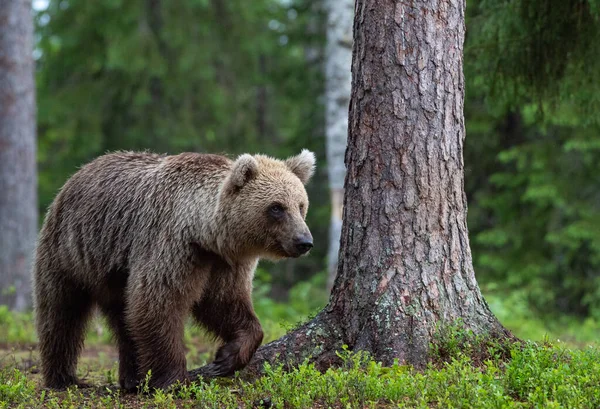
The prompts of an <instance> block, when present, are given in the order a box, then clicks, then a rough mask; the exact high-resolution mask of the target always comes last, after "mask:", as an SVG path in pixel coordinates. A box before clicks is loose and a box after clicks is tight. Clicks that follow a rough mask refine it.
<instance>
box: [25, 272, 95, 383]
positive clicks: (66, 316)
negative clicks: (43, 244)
mask: <svg viewBox="0 0 600 409" xmlns="http://www.w3.org/2000/svg"><path fill="white" fill-rule="evenodd" d="M64 276H65V275H64V274H63V273H62V272H60V273H59V272H56V273H55V274H50V273H48V274H46V278H51V279H52V281H53V282H52V283H51V284H50V283H45V282H39V280H38V282H37V283H36V289H35V291H36V324H37V330H38V337H39V351H40V357H41V361H42V368H41V370H42V375H43V378H44V383H45V385H46V386H47V387H49V388H53V389H64V388H67V387H69V386H71V385H80V386H84V385H83V384H81V383H80V382H79V380H78V379H77V375H76V371H77V358H78V357H79V353H80V352H81V349H82V347H83V342H84V337H85V328H86V324H87V322H88V320H89V317H90V312H91V310H92V306H93V302H92V297H91V296H90V294H88V293H87V292H86V291H83V290H82V289H81V288H77V287H76V286H75V285H73V284H72V283H70V282H68V280H66V279H64V278H63V277H64Z"/></svg>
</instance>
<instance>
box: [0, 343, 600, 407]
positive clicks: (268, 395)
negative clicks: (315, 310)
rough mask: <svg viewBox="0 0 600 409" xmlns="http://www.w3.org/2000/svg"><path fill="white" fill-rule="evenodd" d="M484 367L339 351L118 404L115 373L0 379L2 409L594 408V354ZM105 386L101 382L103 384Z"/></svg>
mask: <svg viewBox="0 0 600 409" xmlns="http://www.w3.org/2000/svg"><path fill="white" fill-rule="evenodd" d="M488 355H489V358H488V359H486V360H485V361H483V362H474V361H473V360H472V359H471V358H470V357H469V356H467V355H464V354H462V353H458V354H457V355H456V356H453V357H451V358H450V359H449V360H448V361H447V362H444V363H433V362H432V363H431V364H430V365H429V366H428V367H427V368H426V369H425V370H423V371H417V370H415V369H413V368H412V367H410V366H407V365H397V364H396V365H393V366H391V367H383V366H381V365H380V364H379V363H377V362H374V361H373V360H371V359H369V357H368V356H367V355H365V354H361V353H358V354H353V353H350V352H348V351H340V356H341V357H342V360H343V362H344V365H343V366H342V367H341V368H338V369H330V370H328V371H326V372H325V373H320V372H319V371H317V370H316V369H315V368H314V367H313V366H312V365H311V364H309V363H304V364H302V365H300V366H299V367H298V368H297V369H295V370H293V371H291V372H286V371H284V370H283V369H282V368H281V367H271V366H266V371H265V375H264V376H263V377H261V378H259V379H257V380H255V381H254V382H253V383H248V382H245V381H242V380H240V379H223V380H218V381H211V382H209V383H200V384H196V383H194V384H192V385H190V386H184V387H181V388H180V389H179V390H177V391H175V392H173V391H172V392H164V391H158V392H156V393H155V394H148V395H122V394H121V393H120V392H119V391H118V389H117V388H116V386H115V385H114V369H109V370H108V372H106V373H105V374H104V379H101V380H100V382H99V385H98V386H97V387H94V388H89V389H81V390H80V389H76V388H73V389H70V390H68V391H66V392H53V391H47V390H44V389H42V388H40V387H39V385H38V381H39V380H38V379H37V377H36V375H35V374H31V373H29V372H27V371H24V370H21V369H19V368H18V366H17V367H15V366H12V367H11V366H10V365H9V366H6V367H4V368H3V369H2V370H0V408H8V407H10V408H57V409H58V408H197V407H200V408H238V407H242V408H254V407H274V408H310V407H318V408H327V407H332V408H392V407H393V408H597V407H600V350H598V349H597V348H594V347H588V348H585V349H583V350H569V349H565V348H564V347H561V346H553V345H549V344H546V345H538V344H535V343H527V344H525V345H514V346H513V347H512V348H510V349H509V350H508V354H506V355H505V354H495V352H494V351H492V352H490V353H489V354H488ZM100 378H102V376H100Z"/></svg>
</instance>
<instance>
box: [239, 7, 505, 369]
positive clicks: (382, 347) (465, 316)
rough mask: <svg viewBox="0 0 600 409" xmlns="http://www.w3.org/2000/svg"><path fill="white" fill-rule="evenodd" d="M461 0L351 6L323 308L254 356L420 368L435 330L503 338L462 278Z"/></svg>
mask: <svg viewBox="0 0 600 409" xmlns="http://www.w3.org/2000/svg"><path fill="white" fill-rule="evenodd" d="M464 13H465V2H464V0H413V1H406V2H400V1H394V0H379V1H376V0H357V2H356V7H355V20H354V49H353V60H352V80H353V82H352V98H351V105H350V122H349V128H350V132H349V135H348V149H347V152H346V158H345V161H346V166H347V175H346V181H345V195H344V216H343V227H342V236H341V237H342V240H341V251H340V258H339V267H338V275H337V278H336V280H335V284H334V288H333V291H332V295H331V298H330V301H329V304H328V305H327V307H326V308H325V309H324V310H323V311H322V312H321V313H320V314H318V315H317V317H315V318H314V319H313V320H311V321H310V322H309V323H308V324H306V325H304V326H302V327H300V328H298V329H297V330H295V331H292V332H291V333H289V334H288V335H286V336H284V337H283V338H281V339H279V340H277V341H275V342H272V343H270V344H268V345H265V346H263V347H261V348H260V349H259V350H258V351H257V353H256V355H255V357H254V359H253V360H252V362H251V364H250V365H249V368H248V372H249V374H253V373H255V372H257V371H260V369H261V368H262V365H263V363H264V362H265V361H270V362H275V361H277V362H283V363H287V364H289V365H295V364H297V363H298V362H299V361H302V360H303V359H304V358H306V357H309V356H311V357H312V360H313V361H314V362H315V364H316V366H317V367H318V368H321V369H324V368H326V367H328V366H330V365H332V364H334V363H336V362H337V357H336V354H335V351H336V350H339V349H340V347H341V346H342V345H343V344H346V345H348V347H349V349H351V350H366V351H369V352H370V353H371V354H372V355H373V357H374V358H375V359H377V360H379V361H381V362H383V363H384V364H391V363H392V362H393V360H394V358H397V359H399V361H400V362H404V363H409V364H413V365H415V366H417V367H420V366H422V365H424V364H425V363H426V361H427V357H428V356H427V355H428V348H429V342H430V341H432V336H433V334H434V332H435V328H436V324H437V323H442V324H444V323H446V324H449V323H453V322H456V321H457V320H459V319H460V320H462V322H463V325H464V327H466V328H467V329H470V330H473V331H474V332H475V333H479V334H480V333H487V334H490V335H492V336H496V337H511V334H510V333H509V332H508V331H507V330H506V329H504V327H503V326H502V325H501V324H500V323H499V322H498V321H497V319H496V318H495V317H494V315H493V314H492V312H491V311H490V309H489V308H488V306H487V304H486V302H485V301H484V299H483V297H482V295H481V292H480V290H479V287H478V285H477V282H476V280H475V274H474V271H473V265H472V260H471V251H470V248H469V238H468V232H467V225H466V211H467V201H466V197H465V194H464V187H463V168H464V165H463V156H462V154H463V141H464V136H465V128H464V117H463V98H464V80H463V72H462V50H463V39H464V31H465V26H464Z"/></svg>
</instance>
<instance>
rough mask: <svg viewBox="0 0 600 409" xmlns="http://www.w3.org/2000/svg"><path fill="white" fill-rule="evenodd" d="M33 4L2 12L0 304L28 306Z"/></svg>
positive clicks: (32, 229) (33, 202)
mask: <svg viewBox="0 0 600 409" xmlns="http://www.w3.org/2000/svg"><path fill="white" fill-rule="evenodd" d="M31 13H32V12H31V1H28V0H11V1H8V2H4V3H3V4H2V7H0V304H7V305H8V306H10V307H11V308H13V309H16V310H23V309H25V308H27V307H28V306H29V305H30V284H29V282H30V278H29V277H30V266H31V258H32V256H33V249H34V246H35V240H36V235H37V214H38V209H37V194H36V190H37V179H36V149H35V133H36V129H35V88H34V63H33V54H32V53H33V19H32V15H31Z"/></svg>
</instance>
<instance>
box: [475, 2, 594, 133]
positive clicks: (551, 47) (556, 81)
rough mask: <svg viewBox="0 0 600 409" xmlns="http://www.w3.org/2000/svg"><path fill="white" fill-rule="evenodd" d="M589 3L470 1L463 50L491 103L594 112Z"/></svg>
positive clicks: (591, 11)
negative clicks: (465, 42)
mask: <svg viewBox="0 0 600 409" xmlns="http://www.w3.org/2000/svg"><path fill="white" fill-rule="evenodd" d="M598 10H599V8H598V2H597V1H596V0H565V1H556V0H535V1H527V0H502V1H491V0H478V1H474V2H473V3H470V4H469V18H470V20H469V22H470V24H469V41H468V43H467V45H466V47H465V55H466V56H467V57H468V58H469V59H470V60H471V62H470V64H471V66H472V67H473V68H474V72H476V73H477V74H476V75H477V76H478V77H479V82H480V84H481V85H482V86H484V87H485V90H486V91H485V92H486V94H487V96H488V98H489V99H490V101H493V103H492V105H495V106H496V107H504V109H505V108H506V107H508V108H509V109H515V108H516V109H518V108H520V107H523V106H524V105H525V104H529V103H532V102H533V103H535V105H536V108H537V110H538V113H540V114H541V113H542V112H543V111H548V112H552V113H554V112H558V113H560V112H561V111H563V110H564V109H565V108H566V109H569V110H575V111H578V112H579V113H584V114H586V115H592V116H590V117H588V118H586V122H588V121H589V122H595V123H598V117H597V115H594V114H595V113H597V112H598V110H599V109H600V97H599V96H598V95H599V92H598V91H600V89H599V88H598V84H600V82H599V80H600V63H599V59H598V55H600V41H598V40H600V14H599V13H598Z"/></svg>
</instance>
